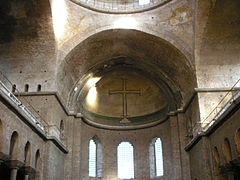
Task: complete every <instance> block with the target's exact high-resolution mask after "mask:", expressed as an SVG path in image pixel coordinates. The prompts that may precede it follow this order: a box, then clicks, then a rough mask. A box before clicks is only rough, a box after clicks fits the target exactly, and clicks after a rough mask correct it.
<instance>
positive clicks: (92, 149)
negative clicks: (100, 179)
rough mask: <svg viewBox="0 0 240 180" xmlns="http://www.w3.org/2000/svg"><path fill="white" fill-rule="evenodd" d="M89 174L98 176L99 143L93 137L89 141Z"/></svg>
mask: <svg viewBox="0 0 240 180" xmlns="http://www.w3.org/2000/svg"><path fill="white" fill-rule="evenodd" d="M89 176H90V177H96V176H97V145H96V142H95V141H94V140H92V139H91V140H90V141H89Z"/></svg>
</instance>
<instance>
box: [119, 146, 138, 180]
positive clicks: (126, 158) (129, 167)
mask: <svg viewBox="0 0 240 180" xmlns="http://www.w3.org/2000/svg"><path fill="white" fill-rule="evenodd" d="M118 178H120V179H131V178H134V159H133V147H132V145H131V144H130V143H129V142H122V143H121V144H119V146H118Z"/></svg>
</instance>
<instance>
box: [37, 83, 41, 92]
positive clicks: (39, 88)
mask: <svg viewBox="0 0 240 180" xmlns="http://www.w3.org/2000/svg"><path fill="white" fill-rule="evenodd" d="M41 89H42V86H41V84H38V86H37V91H38V92H40V91H41Z"/></svg>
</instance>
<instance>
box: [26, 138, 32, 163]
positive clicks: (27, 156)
mask: <svg viewBox="0 0 240 180" xmlns="http://www.w3.org/2000/svg"><path fill="white" fill-rule="evenodd" d="M30 162H31V144H30V143H29V141H28V142H27V143H26V145H25V148H24V163H25V166H30Z"/></svg>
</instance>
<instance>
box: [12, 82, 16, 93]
mask: <svg viewBox="0 0 240 180" xmlns="http://www.w3.org/2000/svg"><path fill="white" fill-rule="evenodd" d="M16 89H17V86H16V84H14V85H12V92H13V93H14V92H16Z"/></svg>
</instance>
